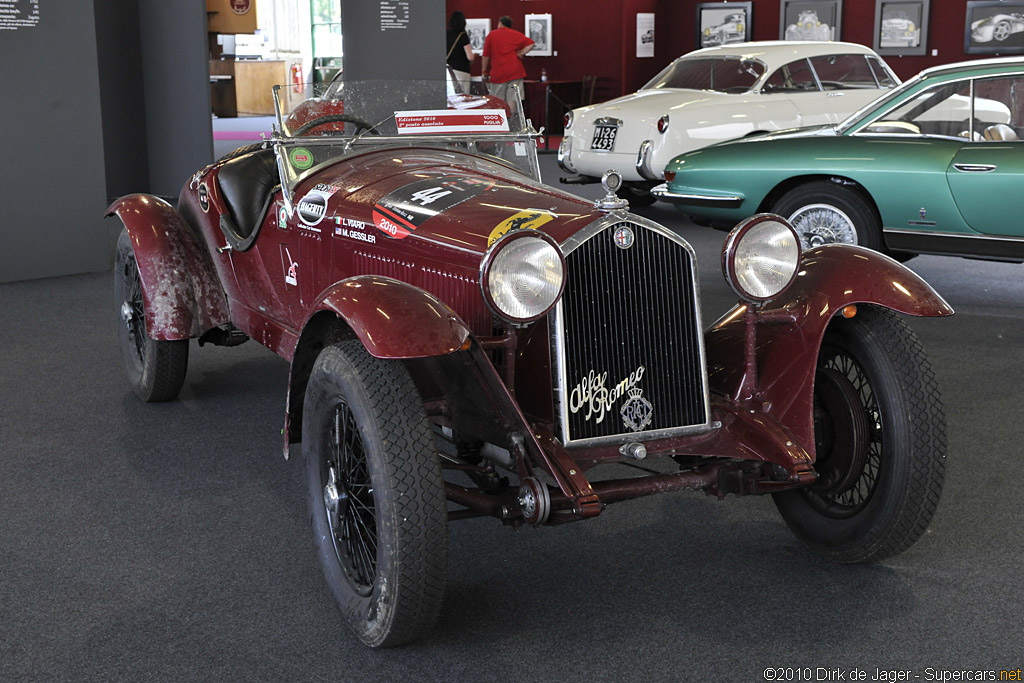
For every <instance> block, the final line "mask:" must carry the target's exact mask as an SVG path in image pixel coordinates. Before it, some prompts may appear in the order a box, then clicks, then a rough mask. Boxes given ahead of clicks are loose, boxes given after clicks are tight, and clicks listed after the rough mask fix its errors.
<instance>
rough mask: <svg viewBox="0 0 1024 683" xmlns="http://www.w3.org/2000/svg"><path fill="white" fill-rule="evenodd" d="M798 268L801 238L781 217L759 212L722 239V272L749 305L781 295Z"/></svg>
mask: <svg viewBox="0 0 1024 683" xmlns="http://www.w3.org/2000/svg"><path fill="white" fill-rule="evenodd" d="M799 265H800V239H799V238H798V237H797V234H796V231H795V230H794V229H793V226H791V225H790V224H789V223H788V222H787V221H786V220H785V219H784V218H782V216H776V215H775V214H771V213H759V214H757V215H756V216H751V217H750V218H747V219H746V220H744V221H742V222H740V223H739V225H737V226H736V227H735V228H733V230H732V232H730V233H729V236H728V237H727V238H726V239H725V247H724V248H723V249H722V270H723V271H724V272H725V279H726V281H727V282H728V283H729V286H730V287H732V288H733V291H735V292H736V293H737V294H739V296H740V298H742V299H745V300H747V301H750V302H751V303H761V302H764V301H768V300H769V299H772V298H774V297H776V296H778V295H779V294H780V293H782V292H783V291H784V290H785V289H786V288H787V287H789V285H790V283H792V282H793V279H794V278H795V277H796V272H797V269H798V267H799Z"/></svg>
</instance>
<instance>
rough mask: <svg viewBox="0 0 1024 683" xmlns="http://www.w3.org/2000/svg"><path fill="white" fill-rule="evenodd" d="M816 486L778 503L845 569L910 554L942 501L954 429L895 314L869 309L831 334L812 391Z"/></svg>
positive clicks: (919, 352)
mask: <svg viewBox="0 0 1024 683" xmlns="http://www.w3.org/2000/svg"><path fill="white" fill-rule="evenodd" d="M814 406H815V407H814V411H815V419H814V426H815V441H816V450H817V459H816V462H815V470H816V471H817V473H818V477H819V478H818V481H816V482H815V483H814V484H812V485H810V486H809V487H807V488H805V489H799V490H796V491H787V492H785V493H779V494H776V495H775V504H776V505H777V506H778V508H779V511H780V512H781V513H782V517H783V519H785V520H786V523H787V524H788V525H789V528H790V529H792V531H793V533H795V534H796V536H797V537H798V538H799V539H800V540H802V541H803V542H804V543H806V544H807V545H808V546H810V547H811V548H812V549H813V550H815V551H817V552H818V553H820V554H822V555H824V556H825V557H828V558H831V559H833V560H836V561H838V562H871V561H875V560H881V559H883V558H886V557H889V556H892V555H895V554H897V553H900V552H902V551H904V550H906V549H907V548H909V547H910V546H911V545H912V544H913V543H914V542H915V541H917V540H918V539H919V538H920V537H921V535H922V534H923V533H924V532H925V529H927V528H928V524H929V523H930V522H931V519H932V515H933V514H934V513H935V508H936V506H937V505H938V502H939V497H940V495H941V493H942V483H943V479H944V477H945V469H946V421H945V415H944V413H943V409H942V403H941V400H940V398H939V392H938V387H937V385H936V382H935V376H934V374H933V373H932V369H931V366H930V364H929V363H928V359H927V358H926V357H925V355H924V351H923V349H922V348H921V344H920V342H919V341H918V340H917V337H916V335H915V334H914V332H913V331H912V330H911V329H910V328H909V327H908V326H907V325H906V323H904V322H903V320H901V319H900V318H899V317H898V316H897V315H896V314H894V313H893V312H892V311H889V310H886V309H881V308H876V307H872V306H866V305H861V306H859V307H858V312H857V315H856V316H855V317H854V318H851V319H844V318H837V319H835V320H834V321H833V322H832V323H831V324H830V325H829V328H828V331H827V332H826V334H825V339H824V341H823V343H822V347H821V351H820V353H819V356H818V370H817V373H816V376H815V390H814Z"/></svg>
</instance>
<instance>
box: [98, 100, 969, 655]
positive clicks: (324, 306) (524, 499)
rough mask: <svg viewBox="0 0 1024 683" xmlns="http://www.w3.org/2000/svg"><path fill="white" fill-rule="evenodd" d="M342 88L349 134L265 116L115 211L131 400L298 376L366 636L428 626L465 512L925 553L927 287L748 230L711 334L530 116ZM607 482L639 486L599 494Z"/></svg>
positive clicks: (665, 246)
mask: <svg viewBox="0 0 1024 683" xmlns="http://www.w3.org/2000/svg"><path fill="white" fill-rule="evenodd" d="M344 89H345V92H344V99H345V113H344V114H340V115H339V114H332V115H328V116H325V117H321V118H318V119H313V120H308V121H305V122H304V123H303V124H302V125H301V126H299V127H297V128H296V129H294V130H293V129H292V128H290V127H289V126H288V125H286V122H285V120H284V119H283V118H282V117H280V116H279V117H278V128H279V130H278V131H277V132H276V133H275V135H274V137H273V139H272V141H271V142H270V143H269V144H268V145H267V147H266V148H265V149H255V150H248V151H242V152H239V153H238V154H232V155H229V157H226V158H224V159H222V160H220V161H218V162H216V163H214V164H211V165H210V166H207V167H206V168H204V169H202V170H200V171H199V172H197V173H196V174H195V175H194V176H193V177H192V178H191V179H190V180H189V182H188V183H187V184H186V186H185V187H184V188H183V189H182V192H181V195H180V197H179V199H178V204H177V206H176V207H175V206H171V205H170V204H168V203H167V202H166V201H163V200H161V199H159V198H157V197H153V196H147V195H141V194H136V195H130V196H127V197H124V198H122V199H120V200H118V201H117V202H115V203H114V204H113V205H112V206H111V207H110V214H117V216H118V217H119V218H120V219H121V221H122V222H123V223H124V227H125V230H124V232H123V233H122V235H121V238H120V240H119V242H118V250H117V261H116V271H115V287H116V296H117V305H118V307H119V310H120V314H121V324H120V326H119V330H120V344H121V352H122V354H123V357H124V364H125V369H126V370H127V374H128V378H129V380H130V383H131V385H132V386H133V387H134V389H135V391H136V392H137V393H138V394H139V396H140V397H141V398H142V399H143V400H147V401H160V400H168V399H172V398H174V397H175V396H176V395H177V393H178V391H179V389H180V387H181V386H182V382H183V379H184V377H185V369H186V362H187V356H188V352H189V351H188V350H189V341H188V340H189V339H198V340H199V342H200V343H201V344H205V343H213V344H226V345H233V344H238V343H241V342H243V341H245V340H246V339H254V340H256V341H257V342H259V343H260V344H263V345H265V346H267V347H269V348H270V349H272V350H273V351H275V352H276V353H278V354H280V355H281V356H283V357H284V358H286V359H288V360H289V361H290V362H291V374H290V380H289V386H288V388H287V390H288V401H287V409H286V415H285V423H284V435H285V439H284V441H285V443H284V450H285V455H286V457H287V454H288V452H289V449H291V451H292V452H294V451H295V450H296V448H295V446H296V444H299V443H300V442H301V452H302V456H303V459H304V461H305V470H306V480H307V484H308V501H309V512H310V516H311V519H312V524H313V538H314V542H315V544H316V548H317V551H318V556H319V562H320V564H321V566H322V569H323V572H324V575H325V576H326V579H327V582H328V584H329V585H330V587H331V590H332V592H333V594H334V597H335V599H336V600H337V602H338V605H339V606H340V609H341V611H342V613H343V614H344V617H345V619H346V620H347V622H348V623H349V624H350V625H351V626H352V628H353V629H354V630H355V631H356V633H357V634H358V636H359V637H360V638H361V639H362V640H363V641H364V642H365V643H367V644H368V645H371V646H388V645H395V644H399V643H403V642H407V641H410V640H413V639H415V638H417V637H420V636H422V635H423V634H424V633H425V632H426V631H427V630H428V629H429V628H430V627H431V625H432V623H433V622H434V620H435V619H436V617H437V615H438V612H439V610H440V607H441V602H442V598H443V594H444V583H445V576H446V571H447V569H446V568H447V524H448V522H449V521H453V520H461V519H465V518H468V517H477V516H491V517H494V518H495V519H498V520H501V521H502V522H503V523H504V524H507V525H510V526H512V527H520V526H523V525H529V526H535V527H538V526H541V525H545V524H548V525H550V524H559V523H563V522H573V521H579V520H586V519H590V518H593V517H596V516H598V515H599V514H600V513H601V512H602V511H603V510H604V509H605V507H606V506H607V505H608V504H610V503H614V502H618V501H623V500H627V499H630V498H636V497H639V496H644V495H648V494H653V493H662V492H668V491H677V490H681V489H692V490H701V491H704V492H706V493H708V494H711V495H714V496H718V497H724V496H726V495H727V494H736V495H747V494H772V495H773V496H774V499H775V502H776V504H777V506H778V508H779V510H780V511H781V513H782V516H783V517H784V518H785V521H786V522H787V523H788V525H789V526H790V527H791V528H792V529H793V531H794V532H795V534H796V535H797V536H798V537H799V538H800V539H802V540H803V541H804V542H805V543H806V544H807V545H808V546H810V547H811V548H813V549H814V550H816V551H818V552H819V553H822V554H823V555H825V556H828V557H830V558H833V559H835V560H838V561H840V562H861V561H870V560H876V559H879V558H884V557H887V556H890V555H893V554H895V553H898V552H900V551H902V550H904V549H906V548H907V547H908V546H910V545H911V544H912V543H914V542H915V541H916V540H917V539H918V538H919V537H920V536H921V534H922V533H923V532H924V530H925V528H926V527H927V525H928V523H929V521H930V519H931V517H932V514H933V512H934V510H935V507H936V504H937V501H938V498H939V493H940V491H941V488H942V482H943V473H944V468H945V449H946V441H945V422H944V416H943V411H942V407H941V403H940V400H939V397H938V393H937V390H936V386H935V380H934V376H933V373H932V370H931V369H930V366H929V364H928V361H927V359H926V357H925V354H924V352H923V350H922V348H921V345H920V344H919V342H918V341H917V339H916V338H915V336H914V334H913V332H912V331H911V330H910V329H909V327H907V325H906V324H905V323H904V322H903V321H902V319H901V318H900V316H899V315H897V313H903V314H909V315H916V316H945V315H950V314H951V313H952V310H951V309H950V307H949V306H948V305H947V304H946V303H945V302H944V301H943V300H942V298H941V297H940V296H938V295H937V294H936V293H935V292H934V291H933V290H932V288H931V287H929V286H928V284H926V283H925V282H924V281H923V280H921V279H920V278H919V277H918V276H916V275H915V274H914V273H912V272H911V271H909V270H907V269H906V268H904V267H903V266H901V265H900V264H898V263H896V262H895V261H893V260H891V259H889V258H887V257H885V256H882V255H879V254H878V253H876V252H873V251H868V250H866V249H862V248H859V247H856V246H846V245H826V246H822V247H818V248H816V249H813V250H811V251H808V252H806V253H803V254H802V253H801V251H800V246H799V245H800V242H799V240H798V239H797V236H796V234H795V233H794V232H793V229H792V228H791V227H790V226H789V225H788V224H786V223H785V221H784V220H782V219H781V218H779V217H778V216H773V215H759V216H755V217H753V218H751V219H748V220H746V221H744V222H743V223H742V224H740V225H739V226H737V228H736V229H735V230H734V231H733V232H732V233H731V235H730V236H729V238H728V240H727V242H726V245H725V248H724V252H723V254H722V265H723V269H724V271H725V275H726V278H727V280H728V282H729V283H730V284H731V286H732V288H733V289H734V290H735V292H736V294H737V295H738V296H739V298H740V303H738V304H737V305H736V306H735V307H734V308H732V309H731V310H729V311H727V312H725V314H724V315H723V316H722V317H721V318H720V319H719V320H718V321H717V322H715V323H713V324H711V325H710V326H708V327H707V328H705V327H704V325H703V324H702V321H701V312H700V305H699V295H698V289H697V281H696V274H695V273H696V270H697V269H696V264H695V260H694V259H695V255H694V251H693V249H692V248H691V247H690V245H689V244H687V242H686V241H685V240H684V239H682V238H681V237H680V236H679V235H678V234H677V233H676V232H674V231H672V230H669V229H667V228H665V227H663V226H661V225H658V224H656V223H654V222H652V221H650V220H647V219H645V218H642V217H639V216H636V215H633V214H631V213H629V212H628V211H627V210H626V205H625V203H624V202H622V201H620V200H618V199H616V197H615V195H614V190H615V189H616V188H617V184H618V183H619V182H621V178H619V177H618V176H617V175H616V174H615V173H610V174H607V175H606V177H605V179H604V182H605V185H606V189H607V190H608V192H609V194H608V196H607V197H606V198H605V199H604V200H601V201H598V202H597V203H596V204H595V203H592V202H588V201H584V200H582V199H580V198H578V197H575V196H572V195H569V194H566V193H564V192H562V191H559V190H557V189H554V188H552V187H549V186H547V185H544V184H542V183H541V182H540V178H539V170H538V164H537V157H536V151H535V150H536V148H535V144H534V140H535V137H536V133H535V132H533V131H532V129H531V128H530V127H529V125H528V124H526V123H524V120H523V117H522V109H521V107H517V108H515V111H513V112H512V115H511V116H508V115H507V114H506V113H504V112H503V110H497V109H484V110H479V109H475V110H472V111H470V112H469V113H465V112H456V113H453V112H452V110H450V109H448V108H447V106H446V102H445V93H444V85H443V84H424V83H401V84H395V83H392V84H367V83H346V84H345V85H344ZM339 122H341V123H345V124H346V128H347V130H345V131H336V130H332V131H330V132H331V134H327V135H318V132H320V131H318V128H320V127H321V126H325V125H330V124H334V123H339ZM356 131H359V132H356ZM641 461H643V464H642V465H641V464H640V463H641ZM610 463H616V464H622V463H626V464H630V465H633V467H632V468H629V470H628V471H630V472H632V473H633V476H629V477H626V478H608V477H607V473H606V474H605V475H602V476H593V475H594V472H596V471H599V470H600V469H601V467H602V466H605V465H608V464H610ZM606 469H607V468H606Z"/></svg>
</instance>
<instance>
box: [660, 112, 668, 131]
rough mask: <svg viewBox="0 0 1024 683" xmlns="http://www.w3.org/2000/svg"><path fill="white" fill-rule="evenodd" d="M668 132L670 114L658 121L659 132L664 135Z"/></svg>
mask: <svg viewBox="0 0 1024 683" xmlns="http://www.w3.org/2000/svg"><path fill="white" fill-rule="evenodd" d="M666 130H668V114H665V115H664V116H662V117H661V118H660V119H658V132H659V133H664V132H665V131H666Z"/></svg>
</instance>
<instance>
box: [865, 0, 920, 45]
mask: <svg viewBox="0 0 1024 683" xmlns="http://www.w3.org/2000/svg"><path fill="white" fill-rule="evenodd" d="M928 5H929V0H910V1H909V2H907V1H901V2H889V0H875V52H877V53H878V54H880V55H923V54H925V52H926V50H927V48H928Z"/></svg>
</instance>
